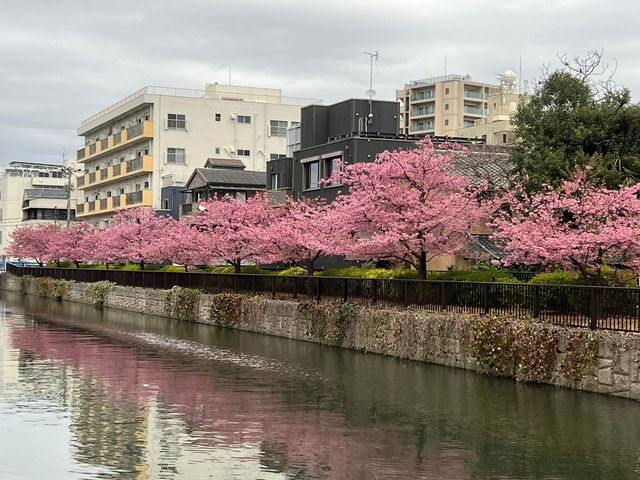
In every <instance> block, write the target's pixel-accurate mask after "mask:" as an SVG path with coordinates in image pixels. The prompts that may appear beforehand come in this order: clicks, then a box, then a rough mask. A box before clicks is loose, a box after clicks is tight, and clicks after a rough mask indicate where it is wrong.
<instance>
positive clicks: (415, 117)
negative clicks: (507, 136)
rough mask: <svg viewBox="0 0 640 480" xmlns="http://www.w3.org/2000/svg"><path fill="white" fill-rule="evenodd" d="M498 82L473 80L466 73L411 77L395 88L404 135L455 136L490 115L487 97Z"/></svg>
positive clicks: (496, 87)
mask: <svg viewBox="0 0 640 480" xmlns="http://www.w3.org/2000/svg"><path fill="white" fill-rule="evenodd" d="M498 91H499V86H498V85H491V84H488V83H481V82H474V81H472V80H471V77H470V76H469V75H453V74H452V75H443V76H441V77H431V78H424V79H421V80H413V81H411V82H409V83H408V84H406V85H405V86H404V88H402V89H401V90H397V91H396V98H397V99H398V100H399V101H400V103H401V104H402V105H401V109H400V131H401V132H402V133H405V134H422V135H436V136H456V132H457V130H458V129H460V128H464V127H470V126H472V125H475V124H476V122H477V121H479V120H483V119H485V118H487V117H488V115H489V96H490V95H492V94H493V93H496V92H498Z"/></svg>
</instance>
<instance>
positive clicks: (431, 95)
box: [411, 91, 435, 102]
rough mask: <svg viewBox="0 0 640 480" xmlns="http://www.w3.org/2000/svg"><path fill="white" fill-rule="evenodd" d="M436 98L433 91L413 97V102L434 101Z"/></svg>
mask: <svg viewBox="0 0 640 480" xmlns="http://www.w3.org/2000/svg"><path fill="white" fill-rule="evenodd" d="M434 98H435V94H434V92H432V91H426V92H421V93H417V94H415V95H413V96H412V97H411V101H412V102H420V101H422V100H433V99H434Z"/></svg>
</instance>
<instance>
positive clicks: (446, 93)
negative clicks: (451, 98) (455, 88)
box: [444, 87, 449, 95]
mask: <svg viewBox="0 0 640 480" xmlns="http://www.w3.org/2000/svg"><path fill="white" fill-rule="evenodd" d="M444 94H445V95H449V88H448V87H447V88H445V89H444Z"/></svg>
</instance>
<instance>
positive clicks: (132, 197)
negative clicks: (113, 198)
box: [125, 190, 142, 205]
mask: <svg viewBox="0 0 640 480" xmlns="http://www.w3.org/2000/svg"><path fill="white" fill-rule="evenodd" d="M125 203H126V204H127V205H133V204H134V203H142V190H140V191H138V192H131V193H127V196H126V198H125Z"/></svg>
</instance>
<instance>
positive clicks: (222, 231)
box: [193, 194, 277, 273]
mask: <svg viewBox="0 0 640 480" xmlns="http://www.w3.org/2000/svg"><path fill="white" fill-rule="evenodd" d="M199 211H200V213H199V214H198V215H195V216H194V217H193V224H194V226H195V227H196V228H198V229H199V230H200V232H202V233H204V234H205V235H207V236H208V239H207V242H206V245H205V248H206V249H208V251H209V252H210V256H211V258H220V259H223V260H224V261H226V262H227V263H228V264H229V265H231V266H233V267H234V269H235V271H236V273H240V271H241V270H240V268H241V266H242V262H243V261H246V260H248V259H255V258H256V257H258V256H259V255H260V254H261V253H263V246H264V238H263V232H264V229H265V228H266V226H267V225H269V223H270V222H271V221H272V220H273V219H274V218H275V216H276V215H277V212H276V209H274V208H272V207H271V206H269V201H268V199H267V197H266V195H264V194H257V195H254V196H253V197H250V198H248V199H247V201H245V202H243V201H238V200H235V199H233V198H231V197H229V196H224V197H223V198H220V199H218V198H215V199H213V200H209V201H207V202H203V203H201V204H200V205H199Z"/></svg>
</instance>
